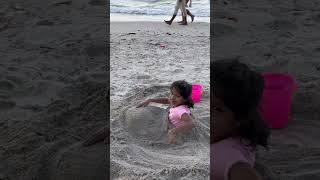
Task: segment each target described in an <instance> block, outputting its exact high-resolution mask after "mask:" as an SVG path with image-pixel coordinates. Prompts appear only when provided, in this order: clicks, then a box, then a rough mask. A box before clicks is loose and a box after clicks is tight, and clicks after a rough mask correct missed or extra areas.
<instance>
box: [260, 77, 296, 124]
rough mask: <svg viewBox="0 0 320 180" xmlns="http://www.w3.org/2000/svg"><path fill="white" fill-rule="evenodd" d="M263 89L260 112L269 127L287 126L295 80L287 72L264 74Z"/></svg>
mask: <svg viewBox="0 0 320 180" xmlns="http://www.w3.org/2000/svg"><path fill="white" fill-rule="evenodd" d="M263 77H264V81H265V89H264V92H263V98H262V101H261V104H260V105H261V106H260V107H261V109H260V110H261V114H262V117H263V119H264V120H265V122H266V124H267V125H268V127H269V128H273V129H281V128H284V127H286V126H287V124H288V121H289V118H290V113H291V105H292V100H293V96H294V93H295V91H296V89H297V82H296V80H295V79H294V78H293V77H292V76H290V75H288V74H280V73H268V74H264V75H263Z"/></svg>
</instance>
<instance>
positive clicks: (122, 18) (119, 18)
mask: <svg viewBox="0 0 320 180" xmlns="http://www.w3.org/2000/svg"><path fill="white" fill-rule="evenodd" d="M170 17H171V16H170V15H137V14H121V13H111V14H110V23H112V22H137V21H138V22H141V21H147V22H163V20H166V19H169V18H170ZM180 19H181V16H177V17H176V19H175V20H176V21H180ZM195 22H205V23H210V17H197V16H195V21H194V23H195ZM188 23H191V20H190V17H188Z"/></svg>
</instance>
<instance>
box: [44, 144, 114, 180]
mask: <svg viewBox="0 0 320 180" xmlns="http://www.w3.org/2000/svg"><path fill="white" fill-rule="evenodd" d="M107 156H108V154H107V146H106V145H105V144H97V145H94V146H90V147H82V146H81V143H80V144H79V143H77V144H73V145H70V146H67V147H65V148H60V150H59V151H57V153H56V154H54V155H53V156H51V157H52V158H50V159H49V161H48V162H47V163H48V164H46V163H44V168H43V170H42V172H41V174H40V176H39V177H38V178H39V179H47V180H56V179H59V180H72V179H74V180H75V179H76V180H88V179H90V180H100V179H101V180H102V179H108V177H109V172H110V169H109V166H108V164H109V163H108V162H107V158H106V157H107Z"/></svg>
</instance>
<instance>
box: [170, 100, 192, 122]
mask: <svg viewBox="0 0 320 180" xmlns="http://www.w3.org/2000/svg"><path fill="white" fill-rule="evenodd" d="M184 113H187V114H190V109H189V107H188V106H186V105H180V106H177V107H173V108H170V110H169V120H170V122H171V123H172V124H173V125H174V126H175V127H178V126H180V125H181V124H182V123H183V121H182V120H181V117H182V115H183V114H184Z"/></svg>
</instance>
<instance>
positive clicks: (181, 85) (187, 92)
mask: <svg viewBox="0 0 320 180" xmlns="http://www.w3.org/2000/svg"><path fill="white" fill-rule="evenodd" d="M173 88H175V89H176V90H177V91H178V92H179V94H180V95H181V96H182V97H183V99H184V100H185V101H184V105H187V106H188V107H189V108H193V105H194V102H193V101H192V98H191V95H192V85H191V84H189V83H188V82H187V81H185V80H179V81H175V82H173V83H172V84H171V87H170V90H172V89H173Z"/></svg>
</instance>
